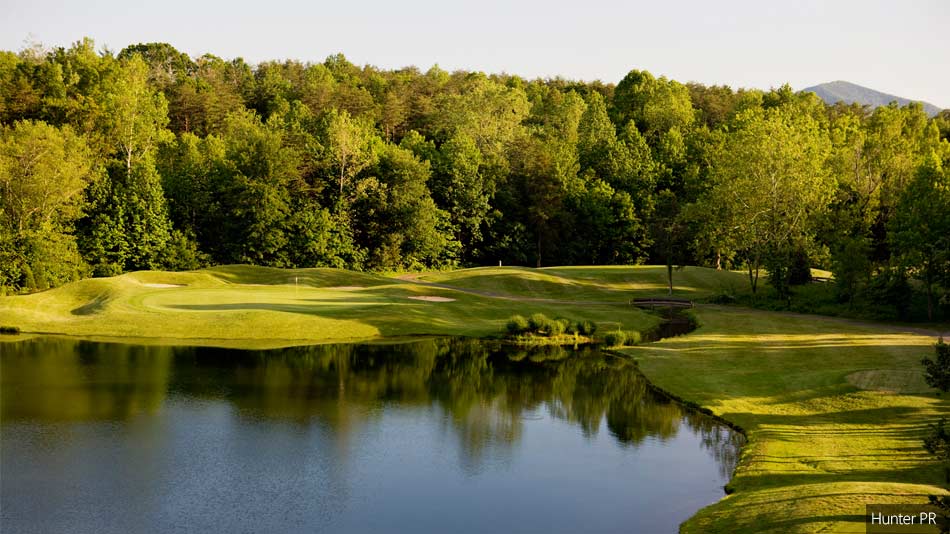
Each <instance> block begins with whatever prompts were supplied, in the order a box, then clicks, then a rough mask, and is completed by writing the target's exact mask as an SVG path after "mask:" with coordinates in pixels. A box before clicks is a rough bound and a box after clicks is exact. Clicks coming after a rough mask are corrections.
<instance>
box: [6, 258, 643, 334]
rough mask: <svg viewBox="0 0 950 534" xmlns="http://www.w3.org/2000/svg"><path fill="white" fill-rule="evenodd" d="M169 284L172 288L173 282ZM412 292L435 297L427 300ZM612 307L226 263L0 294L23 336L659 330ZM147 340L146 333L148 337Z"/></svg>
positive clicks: (636, 313)
mask: <svg viewBox="0 0 950 534" xmlns="http://www.w3.org/2000/svg"><path fill="white" fill-rule="evenodd" d="M168 286H171V287H168ZM411 296H439V297H445V298H451V299H455V300H454V301H452V302H427V301H422V300H414V299H410V298H409V297H411ZM615 300H616V302H617V303H616V304H596V305H591V304H585V305H573V304H568V303H563V302H556V301H530V302H518V301H512V300H510V299H501V298H497V297H491V296H484V295H478V294H472V293H469V292H464V291H455V290H451V289H445V288H438V287H432V286H429V285H424V284H418V283H413V282H411V281H403V280H397V279H394V278H387V277H382V276H376V275H372V274H366V273H356V272H350V271H344V270H339V269H296V270H291V269H287V270H284V269H269V268H261V267H249V266H224V267H216V268H212V269H205V270H201V271H195V272H185V273H169V272H156V271H147V272H136V273H129V274H125V275H122V276H117V277H113V278H101V279H88V280H82V281H80V282H76V283H72V284H68V285H66V286H63V287H60V288H57V289H52V290H49V291H44V292H42V293H36V294H32V295H25V296H16V297H2V298H0V324H10V325H15V326H18V327H19V328H20V329H21V330H22V331H23V332H24V333H54V334H68V335H79V336H87V337H96V338H110V337H132V338H143V339H145V338H153V339H155V340H156V341H157V340H159V338H161V339H163V340H164V341H160V342H176V341H177V342H181V341H185V342H188V343H192V344H214V345H226V346H242V347H276V346H287V345H295V344H308V343H321V342H333V341H350V340H367V339H373V338H379V337H398V336H409V335H428V334H432V335H466V336H500V335H502V334H503V333H504V324H505V321H506V320H507V318H508V317H510V316H511V315H512V314H514V313H520V314H523V315H530V314H532V313H544V314H547V315H548V316H551V317H556V316H569V317H575V318H577V319H587V320H591V321H594V322H597V323H598V324H601V325H604V326H605V327H613V328H624V329H631V330H648V329H650V328H653V327H654V326H655V325H656V324H657V322H658V319H657V318H656V317H655V316H653V315H650V314H647V313H644V312H642V311H639V310H635V309H631V308H630V307H629V306H627V305H624V304H623V299H622V298H618V299H615ZM146 340H147V339H146Z"/></svg>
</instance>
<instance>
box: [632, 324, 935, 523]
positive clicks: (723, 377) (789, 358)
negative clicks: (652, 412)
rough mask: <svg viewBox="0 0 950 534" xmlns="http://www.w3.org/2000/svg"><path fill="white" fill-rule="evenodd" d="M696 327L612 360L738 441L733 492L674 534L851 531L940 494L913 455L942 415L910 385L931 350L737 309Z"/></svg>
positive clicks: (895, 336) (870, 332)
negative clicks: (715, 419) (737, 431)
mask: <svg viewBox="0 0 950 534" xmlns="http://www.w3.org/2000/svg"><path fill="white" fill-rule="evenodd" d="M697 318H698V319H699V322H700V323H701V325H702V326H701V327H700V328H699V329H698V330H697V331H695V332H693V333H692V334H690V335H688V336H683V337H677V338H670V339H667V340H664V341H662V342H660V343H654V344H650V345H644V346H641V347H635V348H629V349H625V352H626V353H627V354H630V355H631V356H633V357H634V358H636V359H637V360H638V361H639V362H640V366H641V368H642V370H643V372H644V373H645V374H646V375H647V376H648V377H649V378H650V379H651V380H652V381H653V382H654V383H656V384H657V385H658V386H660V387H661V388H664V389H666V390H669V391H670V392H672V393H674V394H676V395H679V396H682V397H684V398H686V399H689V400H692V401H695V402H697V403H699V404H700V405H702V406H705V407H708V408H710V409H712V411H713V412H714V413H715V414H717V415H719V416H722V417H724V418H725V419H727V420H729V421H731V422H733V423H735V424H738V425H740V426H741V427H743V428H744V429H746V431H747V433H748V437H749V439H750V441H749V444H748V445H747V446H746V447H745V448H744V450H743V454H742V458H741V461H740V464H739V467H738V469H737V471H736V475H735V477H734V479H733V480H732V481H731V482H730V488H731V489H732V490H734V491H735V493H733V494H732V495H730V496H728V497H726V498H724V499H723V500H721V501H720V502H718V503H716V504H714V505H712V506H709V507H707V508H705V509H703V510H701V511H700V512H699V513H698V514H697V515H696V516H694V517H693V518H691V519H690V520H689V521H687V522H686V523H685V524H684V525H683V531H684V532H700V533H718V532H722V533H743V532H748V533H753V532H754V533H759V532H775V533H779V532H781V533H791V532H795V533H799V532H800V533H813V532H856V533H857V532H864V531H865V525H864V513H865V508H864V506H865V504H869V503H897V502H926V500H927V495H928V494H937V493H944V490H943V489H942V488H941V486H940V483H941V482H942V480H943V475H942V471H941V469H940V467H939V466H938V465H937V464H935V463H934V462H932V461H931V460H930V458H929V457H928V455H927V453H926V452H925V451H924V450H923V447H922V445H921V439H922V437H923V436H924V434H925V433H926V425H927V424H929V423H932V422H934V421H935V420H936V419H938V418H939V417H940V415H941V414H946V413H947V411H948V404H947V402H946V401H944V400H942V399H941V398H939V397H938V396H937V395H936V394H935V391H933V390H930V389H929V388H927V387H926V385H925V384H923V385H922V380H921V378H920V375H921V374H922V372H923V370H922V367H921V365H920V359H921V358H922V357H924V356H932V353H933V349H932V345H933V343H934V342H935V341H936V340H935V339H934V338H931V337H928V336H922V335H915V334H912V333H901V331H900V329H894V330H892V331H887V330H882V329H880V328H875V327H869V326H861V325H855V324H848V323H845V322H842V321H836V320H833V319H823V318H820V317H791V316H788V315H784V314H774V313H770V312H763V311H751V310H743V309H722V308H714V307H701V308H700V309H699V310H697ZM889 371H893V372H889Z"/></svg>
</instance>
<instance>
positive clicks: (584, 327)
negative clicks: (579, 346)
mask: <svg viewBox="0 0 950 534" xmlns="http://www.w3.org/2000/svg"><path fill="white" fill-rule="evenodd" d="M595 332H597V323H593V322H591V321H578V323H577V333H578V334H580V335H582V336H592V335H594V333H595Z"/></svg>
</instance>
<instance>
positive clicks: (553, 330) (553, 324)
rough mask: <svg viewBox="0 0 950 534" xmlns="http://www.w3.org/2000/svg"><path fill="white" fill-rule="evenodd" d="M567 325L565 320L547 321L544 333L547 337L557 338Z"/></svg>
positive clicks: (568, 322)
mask: <svg viewBox="0 0 950 534" xmlns="http://www.w3.org/2000/svg"><path fill="white" fill-rule="evenodd" d="M569 324H570V321H568V320H566V319H554V320H553V321H548V325H547V328H546V331H547V333H548V335H549V336H559V335H561V334H563V333H564V330H565V329H566V327H567V325H569Z"/></svg>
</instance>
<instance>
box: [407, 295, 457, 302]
mask: <svg viewBox="0 0 950 534" xmlns="http://www.w3.org/2000/svg"><path fill="white" fill-rule="evenodd" d="M407 298H410V299H412V300H424V301H426V302H455V299H450V298H449V297H437V296H435V295H419V296H417V297H407Z"/></svg>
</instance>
